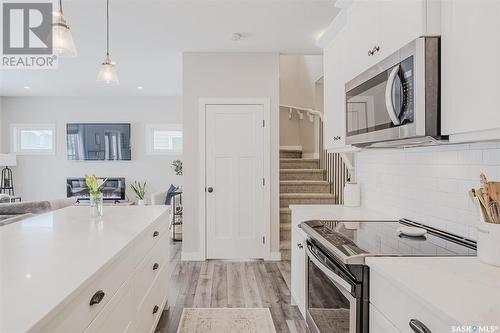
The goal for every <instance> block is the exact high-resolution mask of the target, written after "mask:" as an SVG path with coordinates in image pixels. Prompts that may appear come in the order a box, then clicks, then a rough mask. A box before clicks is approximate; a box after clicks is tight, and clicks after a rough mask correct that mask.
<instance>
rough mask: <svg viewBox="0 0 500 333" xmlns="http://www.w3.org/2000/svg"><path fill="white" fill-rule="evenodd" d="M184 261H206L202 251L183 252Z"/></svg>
mask: <svg viewBox="0 0 500 333" xmlns="http://www.w3.org/2000/svg"><path fill="white" fill-rule="evenodd" d="M181 260H182V261H205V258H204V257H203V255H202V254H201V252H184V251H183V252H181Z"/></svg>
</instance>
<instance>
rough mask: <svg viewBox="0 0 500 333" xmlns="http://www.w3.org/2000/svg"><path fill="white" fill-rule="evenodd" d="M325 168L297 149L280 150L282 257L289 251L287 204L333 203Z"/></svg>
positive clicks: (335, 198) (290, 235) (289, 218)
mask: <svg viewBox="0 0 500 333" xmlns="http://www.w3.org/2000/svg"><path fill="white" fill-rule="evenodd" d="M325 174H326V171H325V170H323V169H320V168H319V160H318V159H307V158H302V151H300V150H280V251H281V258H282V259H283V260H290V254H291V244H290V243H291V239H292V231H291V230H292V228H291V210H290V208H289V206H290V205H300V204H307V205H314V204H335V203H337V197H336V196H335V195H333V194H331V193H330V183H329V182H327V181H326V180H324V179H325Z"/></svg>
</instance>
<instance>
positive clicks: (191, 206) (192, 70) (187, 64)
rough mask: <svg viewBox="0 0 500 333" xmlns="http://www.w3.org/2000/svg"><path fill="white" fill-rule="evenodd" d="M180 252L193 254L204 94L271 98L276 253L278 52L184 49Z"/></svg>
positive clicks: (196, 252)
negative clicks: (191, 50) (201, 106)
mask: <svg viewBox="0 0 500 333" xmlns="http://www.w3.org/2000/svg"><path fill="white" fill-rule="evenodd" d="M183 85H184V89H183V106H184V123H183V124H184V152H183V158H184V196H183V204H184V225H183V256H184V257H185V258H187V257H196V256H198V255H199V253H200V251H201V248H200V244H199V212H198V195H199V193H198V189H199V188H200V184H199V182H200V180H199V178H198V154H199V148H200V147H198V139H199V138H198V100H199V98H207V97H266V98H270V99H271V124H270V127H271V152H270V153H271V157H270V160H271V182H270V185H271V210H272V211H271V251H279V115H278V112H279V111H278V103H279V56H278V54H274V53H185V54H184V56H183Z"/></svg>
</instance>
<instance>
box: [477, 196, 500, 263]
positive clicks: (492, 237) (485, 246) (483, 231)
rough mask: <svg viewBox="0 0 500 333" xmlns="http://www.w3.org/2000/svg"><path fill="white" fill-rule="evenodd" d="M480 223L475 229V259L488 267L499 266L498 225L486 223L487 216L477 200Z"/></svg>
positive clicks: (499, 242) (499, 232) (499, 235)
mask: <svg viewBox="0 0 500 333" xmlns="http://www.w3.org/2000/svg"><path fill="white" fill-rule="evenodd" d="M474 202H475V203H476V205H477V207H478V209H479V216H480V222H479V227H478V228H477V258H478V259H479V260H480V261H482V262H484V263H486V264H489V265H493V266H500V224H495V223H491V221H488V215H487V214H486V212H485V211H484V208H483V206H481V203H480V202H479V200H478V199H477V198H474Z"/></svg>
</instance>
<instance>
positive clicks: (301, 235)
mask: <svg viewBox="0 0 500 333" xmlns="http://www.w3.org/2000/svg"><path fill="white" fill-rule="evenodd" d="M306 238H307V236H306V233H305V232H304V231H302V229H300V228H299V227H298V225H297V224H296V225H293V221H292V257H291V266H292V267H291V280H292V281H291V284H292V288H291V289H292V299H293V301H294V303H295V304H296V305H297V306H298V308H299V310H300V312H301V313H302V316H303V317H304V318H305V313H306V280H305V272H306V268H307V267H306V258H307V255H306Z"/></svg>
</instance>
